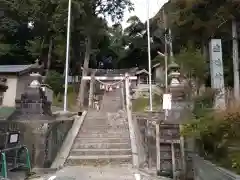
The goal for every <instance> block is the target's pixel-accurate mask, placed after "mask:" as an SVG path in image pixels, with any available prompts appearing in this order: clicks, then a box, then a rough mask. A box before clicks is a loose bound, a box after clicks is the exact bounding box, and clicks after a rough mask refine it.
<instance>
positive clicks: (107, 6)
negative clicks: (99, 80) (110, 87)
mask: <svg viewBox="0 0 240 180" xmlns="http://www.w3.org/2000/svg"><path fill="white" fill-rule="evenodd" d="M131 5H132V4H131V2H130V1H129V0H114V1H104V0H92V1H88V0H85V1H84V7H83V9H84V12H85V13H86V14H85V16H86V18H85V22H84V25H85V28H84V35H85V42H86V43H85V44H86V45H85V49H86V50H85V56H84V63H83V71H82V76H86V75H87V70H88V67H89V60H90V56H91V51H92V44H93V43H92V41H93V38H94V37H95V38H96V35H99V34H103V33H104V32H106V31H105V28H104V26H105V27H106V25H104V22H105V21H103V20H102V19H101V18H99V16H103V17H105V16H106V15H109V16H111V18H112V20H113V21H119V20H121V19H122V17H123V13H124V10H125V8H126V7H129V9H130V10H131ZM96 32H98V33H96ZM85 86H86V81H85V80H83V79H82V80H81V85H80V89H79V95H78V100H79V103H78V106H79V107H80V108H82V107H83V103H84V92H85Z"/></svg>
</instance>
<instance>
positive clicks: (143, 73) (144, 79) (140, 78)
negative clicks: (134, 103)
mask: <svg viewBox="0 0 240 180" xmlns="http://www.w3.org/2000/svg"><path fill="white" fill-rule="evenodd" d="M136 76H137V84H148V82H149V80H148V71H147V70H146V69H142V70H139V71H137V72H136Z"/></svg>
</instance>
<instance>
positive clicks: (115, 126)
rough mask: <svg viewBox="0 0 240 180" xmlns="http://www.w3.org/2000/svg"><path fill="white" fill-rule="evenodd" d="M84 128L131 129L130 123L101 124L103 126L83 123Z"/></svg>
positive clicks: (92, 129) (93, 129)
mask: <svg viewBox="0 0 240 180" xmlns="http://www.w3.org/2000/svg"><path fill="white" fill-rule="evenodd" d="M83 129H84V130H85V129H89V130H90V131H95V130H105V129H107V130H115V129H121V130H124V129H126V130H129V127H128V125H106V126H104V125H101V126H93V125H92V126H91V125H88V126H87V125H83Z"/></svg>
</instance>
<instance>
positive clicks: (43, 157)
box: [0, 119, 73, 168]
mask: <svg viewBox="0 0 240 180" xmlns="http://www.w3.org/2000/svg"><path fill="white" fill-rule="evenodd" d="M72 124H73V119H72V120H66V121H64V120H61V121H60V120H55V121H44V122H43V121H33V122H29V121H24V122H20V121H15V122H13V121H11V122H7V121H0V130H1V131H2V132H7V131H19V132H20V144H22V145H26V146H27V148H28V149H29V152H30V156H31V163H32V166H33V167H36V168H48V167H50V165H51V163H52V162H53V160H54V159H55V157H56V155H57V153H58V151H59V149H60V147H61V145H62V143H63V141H64V138H65V136H66V135H67V133H68V131H69V129H70V128H71V127H72Z"/></svg>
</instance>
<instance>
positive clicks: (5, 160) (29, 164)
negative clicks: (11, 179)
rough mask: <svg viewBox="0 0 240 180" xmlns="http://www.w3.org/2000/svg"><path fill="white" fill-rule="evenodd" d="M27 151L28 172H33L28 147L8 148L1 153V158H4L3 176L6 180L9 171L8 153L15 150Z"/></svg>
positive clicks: (2, 163)
mask: <svg viewBox="0 0 240 180" xmlns="http://www.w3.org/2000/svg"><path fill="white" fill-rule="evenodd" d="M21 149H23V150H25V153H26V168H27V169H28V172H31V162H30V154H29V151H28V148H27V147H26V146H16V147H12V148H6V149H3V150H0V153H1V157H2V159H1V160H2V162H1V165H2V168H1V176H2V177H4V178H7V174H8V173H7V171H8V167H7V158H6V152H9V151H13V150H21Z"/></svg>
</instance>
